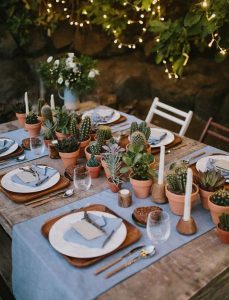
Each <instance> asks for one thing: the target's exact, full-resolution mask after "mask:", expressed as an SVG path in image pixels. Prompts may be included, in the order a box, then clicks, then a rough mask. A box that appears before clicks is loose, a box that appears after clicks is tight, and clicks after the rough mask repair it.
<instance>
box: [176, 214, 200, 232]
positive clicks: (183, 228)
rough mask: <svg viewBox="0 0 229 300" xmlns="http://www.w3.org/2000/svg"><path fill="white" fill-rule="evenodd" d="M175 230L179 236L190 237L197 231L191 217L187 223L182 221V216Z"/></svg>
mask: <svg viewBox="0 0 229 300" xmlns="http://www.w3.org/2000/svg"><path fill="white" fill-rule="evenodd" d="M176 229H177V231H178V232H179V233H180V234H183V235H192V234H194V233H196V231H197V227H196V222H195V220H194V219H193V217H190V219H189V220H188V221H184V219H183V216H182V217H181V218H180V220H179V221H178V223H177V226H176Z"/></svg>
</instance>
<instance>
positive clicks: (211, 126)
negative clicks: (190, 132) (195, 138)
mask: <svg viewBox="0 0 229 300" xmlns="http://www.w3.org/2000/svg"><path fill="white" fill-rule="evenodd" d="M214 130H217V131H221V132H222V133H219V132H215V131H214ZM226 134H227V135H228V137H227V136H226ZM207 135H211V136H214V137H216V138H218V139H219V140H222V141H224V142H227V143H229V128H227V127H225V126H223V125H220V124H218V123H216V122H213V118H212V117H211V118H209V119H208V121H207V123H206V125H205V127H204V130H203V132H202V133H201V136H200V138H199V142H202V141H203V140H204V138H205V137H206V136H207Z"/></svg>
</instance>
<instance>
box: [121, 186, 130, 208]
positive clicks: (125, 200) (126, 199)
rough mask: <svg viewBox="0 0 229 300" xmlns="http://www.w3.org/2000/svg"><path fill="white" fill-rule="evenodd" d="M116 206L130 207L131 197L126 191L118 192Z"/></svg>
mask: <svg viewBox="0 0 229 300" xmlns="http://www.w3.org/2000/svg"><path fill="white" fill-rule="evenodd" d="M118 204H119V206H121V207H125V208H126V207H129V206H131V204H132V195H131V192H130V191H129V190H128V189H122V190H120V191H119V192H118Z"/></svg>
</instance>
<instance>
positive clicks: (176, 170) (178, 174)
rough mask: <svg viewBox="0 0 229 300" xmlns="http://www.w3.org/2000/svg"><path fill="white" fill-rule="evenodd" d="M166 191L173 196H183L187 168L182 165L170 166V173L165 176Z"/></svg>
mask: <svg viewBox="0 0 229 300" xmlns="http://www.w3.org/2000/svg"><path fill="white" fill-rule="evenodd" d="M166 181H167V184H168V189H169V190H170V191H171V192H173V193H175V194H184V193H185V189H186V182H187V167H186V166H185V164H184V163H180V162H178V163H176V164H173V165H172V168H170V171H169V172H168V174H167V175H166Z"/></svg>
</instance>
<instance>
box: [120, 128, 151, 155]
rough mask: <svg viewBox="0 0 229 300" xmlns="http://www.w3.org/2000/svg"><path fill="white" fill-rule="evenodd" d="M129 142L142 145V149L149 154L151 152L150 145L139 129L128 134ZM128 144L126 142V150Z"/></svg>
mask: <svg viewBox="0 0 229 300" xmlns="http://www.w3.org/2000/svg"><path fill="white" fill-rule="evenodd" d="M130 144H131V145H144V150H145V151H146V152H147V153H149V154H150V153H151V147H150V145H149V144H148V142H147V140H146V137H145V135H144V133H142V132H141V131H135V132H133V133H132V134H131V135H130ZM130 144H128V145H127V146H126V149H127V150H128V147H129V145H130Z"/></svg>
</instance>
